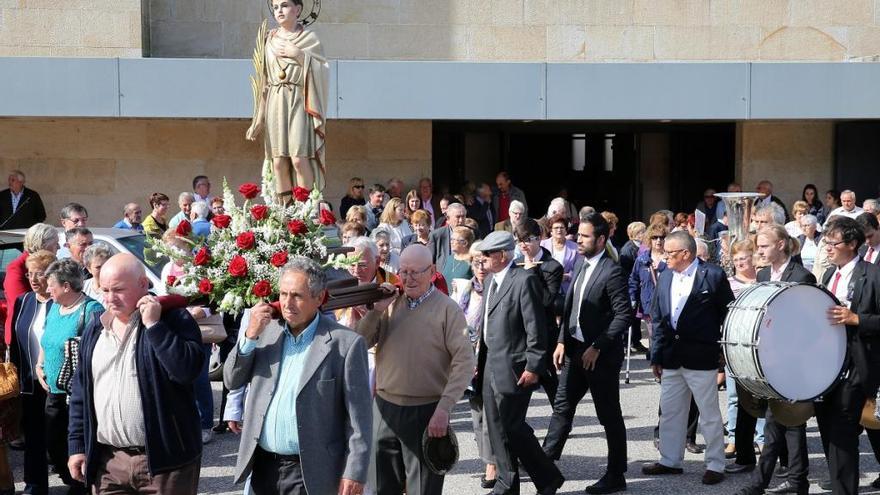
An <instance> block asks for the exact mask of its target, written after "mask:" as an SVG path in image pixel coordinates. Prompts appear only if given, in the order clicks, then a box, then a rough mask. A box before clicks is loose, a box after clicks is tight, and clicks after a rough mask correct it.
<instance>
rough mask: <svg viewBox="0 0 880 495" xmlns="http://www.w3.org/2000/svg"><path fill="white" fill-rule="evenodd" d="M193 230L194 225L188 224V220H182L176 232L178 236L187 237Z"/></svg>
mask: <svg viewBox="0 0 880 495" xmlns="http://www.w3.org/2000/svg"><path fill="white" fill-rule="evenodd" d="M192 230H193V226H192V224H191V223H189V222H187V221H186V220H181V221H180V223H179V224H177V230H176V232H177V235H180V236H183V237H186V236H188V235H189V234H190V232H192Z"/></svg>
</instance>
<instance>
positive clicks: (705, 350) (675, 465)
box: [642, 232, 734, 485]
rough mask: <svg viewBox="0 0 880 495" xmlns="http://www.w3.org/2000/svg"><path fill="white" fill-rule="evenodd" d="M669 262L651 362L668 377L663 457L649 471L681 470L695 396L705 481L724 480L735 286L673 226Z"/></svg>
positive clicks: (658, 300) (657, 297)
mask: <svg viewBox="0 0 880 495" xmlns="http://www.w3.org/2000/svg"><path fill="white" fill-rule="evenodd" d="M663 251H664V253H665V255H666V265H667V266H668V267H669V268H670V269H669V270H666V271H664V272H663V273H661V274H660V276H659V277H658V280H657V287H656V289H655V293H654V299H653V303H652V307H651V321H652V322H653V324H654V337H653V339H654V344H653V348H652V352H651V368H652V369H653V371H654V375H655V376H656V377H657V378H658V379H659V378H662V381H661V390H660V408H661V409H662V411H663V413H662V414H661V416H660V462H655V463H652V464H646V465H645V466H643V468H642V472H643V473H644V474H648V475H668V474H681V473H682V472H683V470H682V461H683V459H684V446H685V435H686V425H687V416H688V409H689V406H690V399H691V396H693V398H694V400H695V401H696V403H697V407H698V408H699V410H700V430H701V431H702V432H703V437H704V438H705V439H706V471H705V473H704V474H703V480H702V481H703V484H706V485H714V484H716V483H720V482H721V481H722V480H723V479H724V463H725V461H724V426H723V423H722V419H721V410H720V408H719V407H718V384H717V382H716V379H717V372H718V363H719V360H720V357H721V347H720V344H719V343H718V341H719V340H721V324H722V322H723V321H724V317H725V316H726V315H727V305H728V304H729V303H730V302H731V301H733V299H734V297H733V291H732V290H731V289H730V283H729V282H728V281H727V276H726V275H725V273H724V271H723V270H722V269H721V268H719V267H718V266H716V265H712V264H710V263H706V262H705V261H702V260H700V259H699V258H697V255H696V251H697V245H696V242H695V241H694V238H693V237H691V236H690V235H689V234H688V233H687V232H673V233H671V234H669V235H668V236H666V241H665V243H664V245H663Z"/></svg>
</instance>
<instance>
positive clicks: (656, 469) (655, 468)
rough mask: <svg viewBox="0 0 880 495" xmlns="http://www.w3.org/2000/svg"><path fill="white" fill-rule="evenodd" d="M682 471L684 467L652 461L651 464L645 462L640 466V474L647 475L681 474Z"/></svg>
mask: <svg viewBox="0 0 880 495" xmlns="http://www.w3.org/2000/svg"><path fill="white" fill-rule="evenodd" d="M683 472H684V469H682V468H674V467H669V466H664V465H663V464H660V463H659V462H652V463H651V464H645V465H643V466H642V474H648V475H662V474H681V473H683Z"/></svg>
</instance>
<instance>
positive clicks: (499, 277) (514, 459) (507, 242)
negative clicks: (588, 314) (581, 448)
mask: <svg viewBox="0 0 880 495" xmlns="http://www.w3.org/2000/svg"><path fill="white" fill-rule="evenodd" d="M480 250H481V251H482V253H483V258H482V261H481V263H482V264H483V267H484V268H485V270H486V271H488V272H489V273H490V274H491V276H490V277H489V278H487V279H486V281H485V284H484V287H488V289H486V291H485V292H484V297H483V304H484V306H483V322H482V323H483V325H482V331H483V339H482V341H481V344H480V355H479V363H478V371H479V373H480V377H481V380H482V393H483V404H484V407H485V414H486V424H487V425H488V429H489V442H490V444H491V445H492V450H493V451H494V452H495V457H496V458H497V461H496V465H497V469H498V476H497V481H496V483H495V488H494V491H493V493H496V494H514V493H519V463H520V462H521V463H522V464H523V467H524V468H525V470H526V472H528V474H529V476H530V477H531V479H532V482H534V483H535V487H537V489H538V494H539V495H548V494H549V495H553V494H555V493H556V490H558V489H559V487H560V486H562V483H563V481H565V479H564V478H563V477H562V473H561V472H559V469H557V467H556V465H555V464H553V461H552V460H550V458H549V457H547V454H545V453H544V451H543V450H542V449H541V445H540V444H539V443H538V440H537V439H536V438H535V432H534V431H533V430H532V428H531V427H530V426H529V424H528V423H527V422H526V412H527V411H528V408H529V401H530V400H531V397H532V391H534V390H535V388H536V386H537V384H538V377H539V376H540V375H541V373H542V372H543V371H544V367H545V366H546V360H545V359H544V351H545V349H546V348H547V327H546V326H547V322H546V318H545V316H544V308H543V306H542V304H541V302H542V288H541V280H540V275H538V274H537V273H536V272H535V271H534V270H525V269H524V268H522V267H520V266H517V265H516V264H514V262H513V260H514V256H513V250H514V240H513V235H512V234H511V233H510V232H505V231H496V232H492V233H491V234H489V235H488V236H486V238H485V239H484V240H483V242H482V244H480Z"/></svg>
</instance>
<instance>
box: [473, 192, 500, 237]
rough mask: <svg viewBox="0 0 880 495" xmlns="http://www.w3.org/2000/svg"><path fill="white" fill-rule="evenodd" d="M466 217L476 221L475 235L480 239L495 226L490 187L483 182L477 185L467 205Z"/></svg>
mask: <svg viewBox="0 0 880 495" xmlns="http://www.w3.org/2000/svg"><path fill="white" fill-rule="evenodd" d="M467 216H468V218H473V219H474V220H476V221H477V237H478V238H480V239H482V238H484V237H486V236H487V235H489V232H492V230H493V229H494V228H495V215H494V214H493V213H492V188H491V187H489V184H486V183H485V182H484V183H482V184H480V185H479V187H477V191H476V194H475V195H474V200H473V203H472V204H470V205H468V207H467Z"/></svg>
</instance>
